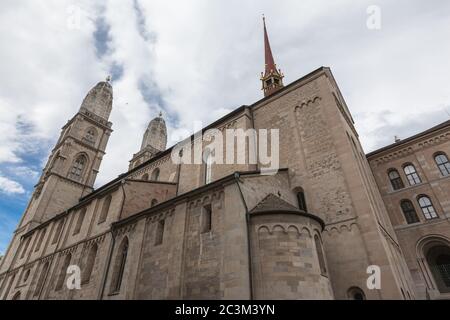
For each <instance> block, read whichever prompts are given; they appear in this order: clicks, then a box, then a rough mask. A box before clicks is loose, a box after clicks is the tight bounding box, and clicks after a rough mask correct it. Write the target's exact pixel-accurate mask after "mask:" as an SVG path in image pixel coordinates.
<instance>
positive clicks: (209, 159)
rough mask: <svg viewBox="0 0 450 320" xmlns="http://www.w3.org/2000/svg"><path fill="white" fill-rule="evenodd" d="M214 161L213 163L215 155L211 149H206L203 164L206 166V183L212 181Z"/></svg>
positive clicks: (204, 174)
mask: <svg viewBox="0 0 450 320" xmlns="http://www.w3.org/2000/svg"><path fill="white" fill-rule="evenodd" d="M212 163H213V157H212V153H211V150H209V149H206V150H205V151H204V152H203V166H204V173H203V176H204V179H205V184H208V183H211V181H212Z"/></svg>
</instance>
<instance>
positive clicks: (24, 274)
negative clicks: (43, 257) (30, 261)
mask: <svg viewBox="0 0 450 320" xmlns="http://www.w3.org/2000/svg"><path fill="white" fill-rule="evenodd" d="M29 277H30V269H27V270H25V271H24V273H23V276H22V282H23V283H25V282H27V280H28V278H29Z"/></svg>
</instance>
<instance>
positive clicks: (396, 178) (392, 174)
mask: <svg viewBox="0 0 450 320" xmlns="http://www.w3.org/2000/svg"><path fill="white" fill-rule="evenodd" d="M388 176H389V180H391V185H392V189H394V190H399V189H402V188H404V187H405V185H404V184H403V181H402V178H401V177H400V175H399V173H398V171H397V170H396V169H390V170H389V173H388Z"/></svg>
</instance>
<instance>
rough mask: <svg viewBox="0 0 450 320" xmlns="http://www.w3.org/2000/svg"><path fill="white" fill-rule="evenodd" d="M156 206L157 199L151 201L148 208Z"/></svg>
mask: <svg viewBox="0 0 450 320" xmlns="http://www.w3.org/2000/svg"><path fill="white" fill-rule="evenodd" d="M157 204H158V200H157V199H153V200H152V202H151V203H150V207H154V206H156V205H157Z"/></svg>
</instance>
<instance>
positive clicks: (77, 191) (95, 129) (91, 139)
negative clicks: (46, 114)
mask: <svg viewBox="0 0 450 320" xmlns="http://www.w3.org/2000/svg"><path fill="white" fill-rule="evenodd" d="M109 81H110V79H109V77H108V79H107V80H106V81H102V82H99V83H98V84H97V85H96V86H95V87H94V88H92V89H91V90H90V91H89V93H88V94H87V96H86V97H85V98H84V100H83V102H82V104H81V107H80V109H79V111H78V112H77V114H75V116H74V117H73V118H72V119H71V120H69V121H68V122H67V124H66V125H65V126H64V127H63V128H62V131H61V135H60V137H59V139H58V142H57V143H56V145H55V147H54V148H53V150H52V152H51V154H50V156H49V159H48V161H47V164H46V166H45V168H44V169H43V173H42V175H41V177H40V179H39V182H38V184H37V185H36V187H35V190H34V192H33V195H32V197H31V200H30V202H29V204H28V207H27V209H26V211H25V213H24V215H23V217H22V221H21V222H20V227H24V226H26V225H28V227H27V228H26V229H28V228H32V227H34V226H35V225H37V224H39V223H41V222H43V221H45V220H47V219H50V218H52V217H53V216H55V215H56V214H58V213H60V212H62V211H64V210H65V209H67V208H69V207H71V206H73V205H75V204H76V203H77V202H78V199H79V198H80V197H82V196H85V195H86V194H88V193H90V192H91V191H92V190H93V187H94V183H95V179H96V177H97V173H98V171H99V167H100V163H101V161H102V158H103V156H104V154H105V149H106V145H107V143H108V139H109V137H110V135H111V132H112V129H111V126H112V123H111V122H109V121H108V119H109V115H110V113H111V109H112V100H113V90H112V86H111V84H110V83H109Z"/></svg>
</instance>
